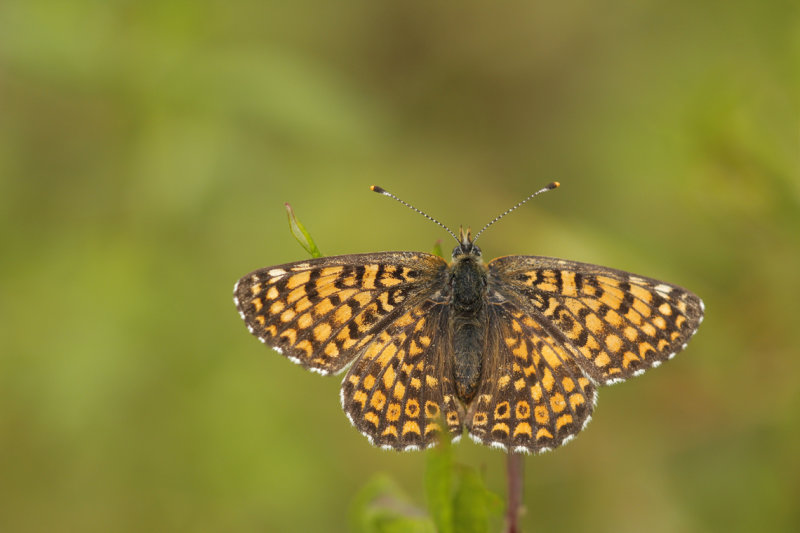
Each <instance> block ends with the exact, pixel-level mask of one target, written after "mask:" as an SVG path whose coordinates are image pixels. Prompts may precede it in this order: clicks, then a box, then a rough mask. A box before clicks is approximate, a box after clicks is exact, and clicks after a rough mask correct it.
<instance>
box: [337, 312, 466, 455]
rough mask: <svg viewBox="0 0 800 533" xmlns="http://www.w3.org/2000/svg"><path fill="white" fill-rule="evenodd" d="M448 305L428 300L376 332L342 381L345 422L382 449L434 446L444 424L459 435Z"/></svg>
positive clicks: (459, 411)
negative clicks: (449, 336)
mask: <svg viewBox="0 0 800 533" xmlns="http://www.w3.org/2000/svg"><path fill="white" fill-rule="evenodd" d="M448 309H449V308H448V306H447V305H444V304H443V303H437V302H435V301H434V300H431V299H428V300H426V301H424V302H423V303H421V304H420V305H419V306H417V307H415V308H413V309H410V310H408V311H407V312H406V313H405V314H403V315H402V316H400V317H398V318H397V319H396V320H395V321H393V322H392V323H391V324H389V325H387V327H386V328H385V329H384V330H382V331H379V332H378V333H377V334H376V335H375V337H374V338H373V339H372V340H371V341H370V342H369V343H368V344H366V345H365V346H364V347H363V348H362V350H361V351H360V353H359V354H358V356H357V358H356V361H355V363H353V366H352V367H351V368H350V371H349V372H348V373H347V376H346V377H345V378H344V380H343V381H342V389H341V399H342V408H343V409H344V411H345V413H346V414H347V417H348V418H349V419H350V422H351V423H352V424H353V425H354V426H355V427H356V428H357V429H358V430H359V431H360V432H361V433H363V434H364V435H365V436H366V437H367V438H368V439H369V441H370V442H371V443H372V444H374V445H376V446H381V447H382V448H387V449H395V450H415V449H421V448H426V447H428V446H430V445H432V444H434V443H435V442H436V441H437V439H438V437H439V433H440V432H441V431H442V427H441V425H442V423H444V424H445V425H446V426H447V428H448V430H449V431H450V433H451V435H452V436H453V438H454V439H456V438H458V437H460V436H461V432H462V430H463V428H462V423H461V420H462V418H463V410H462V408H461V406H460V404H459V403H458V402H457V401H456V396H455V391H454V386H453V381H452V379H451V377H450V376H451V375H452V370H451V367H452V357H450V339H449V338H448V333H449V327H448Z"/></svg>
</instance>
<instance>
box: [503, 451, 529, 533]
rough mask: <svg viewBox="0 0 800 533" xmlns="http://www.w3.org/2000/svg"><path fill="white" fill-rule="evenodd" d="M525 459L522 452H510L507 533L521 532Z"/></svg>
mask: <svg viewBox="0 0 800 533" xmlns="http://www.w3.org/2000/svg"><path fill="white" fill-rule="evenodd" d="M524 466H525V461H524V457H523V456H522V454H520V453H516V452H513V451H510V452H508V455H507V456H506V475H507V476H508V503H507V506H506V533H520V531H521V529H520V526H519V515H520V511H521V509H522V479H523V474H524Z"/></svg>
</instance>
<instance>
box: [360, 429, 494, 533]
mask: <svg viewBox="0 0 800 533" xmlns="http://www.w3.org/2000/svg"><path fill="white" fill-rule="evenodd" d="M425 497H426V500H427V506H428V512H427V513H425V512H424V511H423V510H421V509H419V508H417V507H416V506H414V505H413V504H412V503H410V501H411V499H410V498H409V497H408V496H407V495H405V494H404V493H403V491H402V490H401V489H400V488H399V487H398V486H397V484H396V483H395V482H394V481H393V480H392V479H390V478H389V477H387V476H385V475H380V476H378V477H375V478H373V479H372V480H371V481H370V482H369V483H367V484H366V485H365V486H364V487H363V488H362V489H361V490H360V491H359V492H358V494H357V495H356V497H355V499H354V500H353V503H352V505H351V510H350V528H351V530H352V531H355V532H357V533H379V532H380V533H385V532H395V531H397V532H400V531H403V532H427V531H436V532H438V533H485V532H487V531H489V523H490V520H491V519H492V518H493V517H495V516H499V515H500V514H501V513H502V511H503V501H502V499H501V498H500V497H499V496H498V495H497V494H494V493H493V492H491V491H490V490H489V489H487V488H486V485H485V484H484V482H483V479H482V478H481V476H480V474H479V473H478V471H477V470H475V469H474V468H472V467H469V466H466V465H462V464H458V463H456V462H455V461H454V460H453V448H452V446H451V444H450V441H449V439H443V441H442V442H441V443H440V444H439V445H438V446H435V447H434V448H431V449H430V450H429V451H428V452H427V457H426V470H425Z"/></svg>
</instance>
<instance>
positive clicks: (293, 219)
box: [285, 203, 322, 257]
mask: <svg viewBox="0 0 800 533" xmlns="http://www.w3.org/2000/svg"><path fill="white" fill-rule="evenodd" d="M285 205H286V213H287V214H288V215H289V228H290V229H291V230H292V235H294V238H295V239H297V242H299V243H300V246H302V247H303V248H305V250H306V251H307V252H308V253H309V254H311V257H322V252H320V251H319V248H317V245H316V243H315V242H314V239H312V238H311V235H310V234H309V233H308V231H307V230H306V228H305V226H303V224H302V223H301V222H300V219H298V218H297V216H295V214H294V211H293V210H292V206H291V205H289V204H288V203H287V204H285Z"/></svg>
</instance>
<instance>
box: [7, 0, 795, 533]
mask: <svg viewBox="0 0 800 533" xmlns="http://www.w3.org/2000/svg"><path fill="white" fill-rule="evenodd" d="M553 4H554V3H551V2H504V3H499V4H498V3H495V4H491V5H490V4H486V3H481V2H459V3H457V4H456V3H448V4H446V5H441V4H438V3H436V4H435V3H430V2H422V1H411V2H378V3H375V2H349V3H335V2H330V3H317V2H293V3H289V2H286V3H278V2H253V1H235V2H214V1H212V2H190V1H186V0H183V1H181V0H177V1H158V2H155V1H140V2H121V1H116V2H113V1H112V2H99V1H88V0H80V1H72V2H58V1H55V0H53V1H42V0H36V1H30V0H25V1H23V0H4V1H3V2H2V3H0V217H2V218H1V219H0V220H1V221H2V225H1V226H0V239H1V244H2V248H1V249H0V254H1V255H0V276H1V277H0V351H1V355H0V357H1V359H0V530H2V531H142V530H164V531H168V530H191V531H234V530H241V531H248V530H249V531H342V530H346V528H347V513H348V508H349V506H350V504H351V502H352V500H353V498H354V495H355V494H356V493H357V492H358V490H359V488H360V487H362V486H363V485H364V484H365V483H367V481H368V480H369V479H371V478H373V476H375V475H376V474H378V473H386V474H388V475H389V476H391V477H393V478H394V479H396V480H397V481H398V483H399V484H400V486H402V487H403V488H404V489H405V490H406V491H407V492H408V493H409V494H410V495H411V496H412V498H413V499H414V501H415V503H416V504H418V505H420V506H422V505H424V498H423V497H422V476H423V469H424V454H422V453H406V454H397V453H390V452H386V451H382V450H378V449H374V448H372V447H370V446H369V444H368V443H367V441H366V440H365V439H364V438H363V437H362V436H361V435H360V434H358V432H356V431H355V430H354V429H353V428H352V427H351V426H350V424H349V423H348V422H347V419H346V418H345V416H344V415H343V413H342V412H341V409H340V407H339V399H338V385H339V380H338V379H336V378H320V377H319V376H317V375H314V374H311V373H308V372H305V371H304V370H302V369H301V368H299V367H297V366H295V365H292V364H291V363H289V362H288V361H286V360H285V359H284V358H282V357H280V356H279V355H278V354H276V353H274V352H271V351H269V350H267V349H265V348H264V347H263V346H262V345H261V344H260V343H259V342H258V341H257V340H256V339H254V338H253V337H251V336H250V335H248V334H247V331H246V329H245V328H244V326H243V325H242V323H241V321H240V319H239V317H238V315H237V313H236V310H235V309H234V306H233V303H232V301H231V290H232V287H233V284H234V282H235V281H236V279H238V278H239V277H240V276H242V275H244V274H245V273H247V272H249V271H251V270H253V269H255V268H258V267H261V266H267V265H271V264H278V263H283V262H288V261H293V260H299V259H303V258H305V257H306V254H305V252H303V250H302V249H301V248H300V247H299V246H298V245H297V243H296V242H295V241H294V239H293V238H292V236H291V234H290V233H289V230H288V226H287V223H286V214H285V212H284V210H283V203H284V202H291V204H292V205H293V206H294V208H295V210H296V212H297V213H298V215H299V216H300V217H301V219H302V220H303V222H304V223H305V225H306V226H307V227H308V229H309V230H310V231H311V232H312V234H313V235H314V237H315V238H316V240H317V243H318V244H319V246H320V248H321V249H322V251H323V253H324V254H328V255H333V254H345V253H356V252H368V251H378V250H423V251H428V250H430V249H431V248H432V247H433V244H434V242H435V241H436V240H437V239H440V238H441V239H443V241H444V243H445V249H446V250H449V249H450V245H449V244H446V243H448V242H449V241H448V239H449V237H448V236H447V235H446V234H444V232H442V231H441V230H440V229H438V228H437V227H436V226H434V225H432V224H431V223H429V222H427V221H426V220H424V219H423V218H422V217H420V216H418V215H415V214H413V213H411V212H410V211H408V210H406V209H404V208H403V207H401V206H400V205H397V204H396V203H394V202H392V201H391V200H389V199H387V198H381V197H378V196H376V195H374V194H372V193H370V192H369V190H368V186H369V185H370V184H373V183H375V184H379V185H381V186H383V187H385V188H387V189H388V190H390V191H392V192H394V193H396V194H398V195H400V196H401V197H402V198H404V199H405V200H406V201H409V202H411V203H414V204H415V205H416V206H418V207H419V208H421V209H423V210H426V211H428V212H429V213H430V214H431V215H433V216H435V217H437V218H439V219H440V220H442V221H443V222H444V223H446V224H448V225H449V226H451V227H453V228H456V227H457V226H458V225H459V224H465V225H472V226H473V228H475V227H478V226H480V225H482V224H483V223H485V222H486V221H487V220H489V219H490V218H491V217H492V216H494V215H496V214H498V213H499V212H501V211H502V210H504V209H506V208H507V207H509V206H511V205H513V204H514V203H516V202H517V201H519V200H521V199H522V198H524V197H525V196H526V195H527V194H529V193H530V192H532V191H534V190H536V189H538V188H539V187H541V186H543V185H544V184H546V183H548V182H550V181H553V180H559V181H561V183H562V187H561V188H560V189H559V190H557V191H554V192H551V193H548V194H546V195H544V196H541V197H539V198H537V199H536V200H535V201H533V202H531V203H530V204H527V205H526V206H525V207H524V208H523V209H520V210H519V211H518V212H516V213H515V214H514V215H512V216H510V217H508V218H507V219H505V220H503V222H501V223H500V224H498V225H497V226H495V227H494V228H492V230H491V231H489V232H487V233H486V234H485V235H484V236H483V237H482V238H481V243H480V244H481V247H482V248H483V251H484V255H486V256H487V257H494V256H497V255H505V254H535V255H550V256H558V257H565V258H570V259H575V260H580V261H587V262H592V263H599V264H604V265H609V266H614V267H617V268H621V269H625V270H631V271H634V272H638V273H641V274H645V275H648V276H652V277H656V278H662V279H664V280H668V281H670V282H673V283H678V284H681V285H685V286H686V287H689V288H691V289H692V290H694V291H695V292H697V293H698V294H699V295H701V296H702V297H703V298H704V300H705V302H706V309H707V316H706V320H705V323H704V324H703V326H702V327H701V328H700V331H699V333H698V335H697V336H696V337H695V339H694V340H693V341H692V343H691V345H690V347H689V348H688V350H686V351H685V352H684V353H681V354H680V355H679V356H678V357H677V358H676V359H675V360H674V361H672V362H670V363H669V364H667V365H665V366H663V367H661V368H659V369H658V370H656V371H654V372H651V373H648V374H647V375H646V376H643V377H641V378H638V379H635V380H632V381H631V382H628V383H626V384H623V385H620V386H617V387H613V388H610V389H603V390H602V391H601V393H600V402H599V404H598V408H597V410H596V412H595V416H594V420H593V422H592V423H591V424H590V425H589V426H588V428H587V430H586V431H584V432H583V433H582V434H581V435H580V436H579V438H578V439H576V440H575V441H574V442H572V443H570V444H569V445H568V446H566V447H564V448H563V449H560V450H558V451H556V452H555V453H549V454H545V455H543V456H536V457H529V458H528V459H527V460H526V473H527V476H526V483H525V503H526V508H527V514H526V515H525V518H524V524H525V527H526V530H527V531H589V530H591V531H593V532H603V531H631V532H637V531H664V532H670V531H753V530H761V531H765V530H769V531H789V530H797V529H798V528H800V510H798V503H797V502H798V501H800V453H798V446H800V440H799V439H800V416H799V415H798V413H799V412H800V411H799V410H800V392H798V391H800V386H799V385H798V377H800V342H798V340H797V334H798V326H797V324H798V318H799V317H800V312H798V296H800V282H799V281H798V273H800V245H799V244H798V243H799V242H800V142H799V141H800V138H799V137H800V9H798V4H797V3H796V2H793V1H771V2H762V3H756V2H746V1H739V2H699V3H698V2H691V1H686V0H683V1H679V2H652V1H651V2H632V1H629V2H612V3H599V4H595V3H591V2H564V3H559V4H558V5H557V6H556V5H553ZM456 456H457V460H458V461H460V462H463V463H466V464H469V465H472V466H475V467H477V468H479V469H480V470H481V471H482V472H484V475H485V478H486V480H487V483H488V484H489V486H490V487H491V488H492V489H493V490H495V491H497V492H499V493H503V491H504V476H503V468H504V456H503V454H501V453H499V452H497V451H495V450H490V449H484V448H481V447H479V446H477V445H475V444H473V443H472V442H471V441H466V442H462V443H461V444H459V445H458V446H457V447H456Z"/></svg>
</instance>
